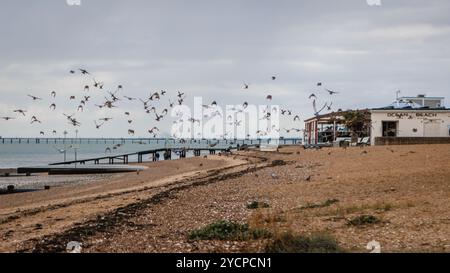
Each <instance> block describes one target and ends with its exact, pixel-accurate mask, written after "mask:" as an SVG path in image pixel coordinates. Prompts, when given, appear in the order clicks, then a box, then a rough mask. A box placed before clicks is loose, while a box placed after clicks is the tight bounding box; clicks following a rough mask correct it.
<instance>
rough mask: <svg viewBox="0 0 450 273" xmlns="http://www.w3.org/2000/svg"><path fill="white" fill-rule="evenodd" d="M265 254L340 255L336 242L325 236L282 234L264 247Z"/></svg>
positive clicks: (341, 250)
mask: <svg viewBox="0 0 450 273" xmlns="http://www.w3.org/2000/svg"><path fill="white" fill-rule="evenodd" d="M265 252H267V253H340V252H344V251H343V249H341V248H340V247H339V245H338V243H337V242H336V240H335V239H334V238H333V237H331V236H329V235H327V234H315V235H312V236H309V237H307V236H301V235H294V234H292V233H284V234H282V235H281V236H280V237H278V238H276V239H274V240H272V241H271V242H270V243H268V244H267V245H266V248H265Z"/></svg>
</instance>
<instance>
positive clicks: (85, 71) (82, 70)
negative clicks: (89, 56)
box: [78, 68, 91, 75]
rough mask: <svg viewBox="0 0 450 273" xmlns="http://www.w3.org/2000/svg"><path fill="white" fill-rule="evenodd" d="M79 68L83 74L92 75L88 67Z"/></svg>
mask: <svg viewBox="0 0 450 273" xmlns="http://www.w3.org/2000/svg"><path fill="white" fill-rule="evenodd" d="M78 70H80V72H81V74H83V75H91V74H90V73H89V72H88V71H87V70H86V69H82V68H80V69H78Z"/></svg>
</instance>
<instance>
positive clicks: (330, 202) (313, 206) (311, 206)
mask: <svg viewBox="0 0 450 273" xmlns="http://www.w3.org/2000/svg"><path fill="white" fill-rule="evenodd" d="M338 202H339V200H338V199H328V200H327V201H325V202H323V203H320V204H308V205H306V206H303V207H301V208H300V209H302V210H304V209H317V208H325V207H329V206H331V205H333V204H336V203H338Z"/></svg>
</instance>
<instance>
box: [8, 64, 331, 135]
mask: <svg viewBox="0 0 450 273" xmlns="http://www.w3.org/2000/svg"><path fill="white" fill-rule="evenodd" d="M69 73H70V74H71V75H81V76H82V77H85V78H86V79H87V80H89V81H90V82H91V84H89V85H84V86H83V92H82V93H81V94H76V95H71V96H69V97H68V100H69V102H73V103H75V108H76V111H77V112H83V111H84V110H85V109H86V108H87V107H88V105H90V104H91V99H92V97H91V96H94V94H97V93H92V92H90V91H92V90H93V89H95V90H96V91H101V92H103V93H102V94H104V95H102V96H103V97H104V100H103V101H102V103H100V104H93V106H94V107H97V108H98V109H100V110H101V109H114V108H119V107H118V106H117V103H118V102H119V101H125V102H135V101H136V102H140V103H142V107H143V111H144V113H146V114H148V115H152V116H153V117H154V120H155V121H156V122H161V121H163V120H164V119H165V117H166V116H167V115H168V114H169V108H174V107H175V106H176V105H183V104H184V103H185V100H186V97H187V95H186V94H185V93H183V92H180V91H178V92H177V94H176V96H175V98H174V100H173V101H172V100H171V99H169V100H168V106H169V108H162V109H158V107H157V106H161V105H162V103H160V102H161V100H162V99H163V97H167V96H168V92H167V91H165V90H161V91H159V92H154V93H151V94H150V95H149V96H148V97H147V98H144V99H143V98H137V97H131V96H127V95H122V93H123V89H124V88H123V86H122V85H118V86H117V87H116V88H115V90H114V91H105V90H104V87H105V84H104V83H103V82H101V81H98V80H97V79H96V78H95V77H94V76H93V75H92V74H91V73H90V72H89V71H87V70H86V69H82V68H80V69H77V70H70V71H69ZM271 80H272V81H276V80H277V77H276V76H272V77H271ZM322 86H323V84H322V83H317V87H322ZM250 88H251V86H250V84H248V83H244V84H243V89H244V90H248V89H250ZM324 90H325V91H326V93H328V95H330V96H333V95H336V94H338V92H335V91H332V90H329V89H326V88H325V89H324ZM28 97H29V99H31V100H32V102H39V101H44V99H43V98H40V97H38V96H34V95H30V94H29V95H28ZM56 97H57V93H56V91H52V92H50V98H51V99H53V100H52V101H51V102H50V104H49V109H50V111H56V109H57V104H56V102H54V100H55V98H56ZM77 98H78V100H77ZM80 98H81V99H80ZM273 98H274V97H273V96H272V95H267V96H266V100H267V101H268V102H271V101H272V100H273ZM317 98H318V93H313V94H311V95H310V96H309V99H310V100H311V101H312V106H313V109H314V114H315V115H320V114H321V113H322V112H323V111H325V110H328V111H331V110H332V106H333V103H332V102H329V103H328V102H327V103H325V104H324V105H323V106H322V107H321V108H320V109H319V108H317ZM248 106H249V103H248V102H244V103H242V104H241V106H240V107H234V108H232V109H227V110H231V111H232V112H234V113H235V114H237V113H242V112H243V111H245V109H247V107H248ZM203 108H204V112H205V115H204V118H205V119H207V118H212V117H216V116H220V117H222V112H221V111H220V110H218V103H217V101H213V102H212V103H211V104H209V105H203ZM273 111H275V112H276V111H279V113H280V114H281V115H282V116H285V117H289V118H291V119H292V120H293V122H301V119H300V115H298V114H294V111H292V110H290V109H277V108H271V107H270V106H268V107H267V109H265V110H264V113H263V117H262V118H261V119H267V120H270V119H271V116H272V113H273ZM12 112H13V113H16V117H11V116H4V117H0V118H1V119H3V120H5V121H10V120H14V119H17V118H25V117H27V116H28V111H27V110H25V109H15V110H13V111H12ZM227 113H228V112H227ZM62 115H63V116H64V117H65V119H66V121H67V123H68V124H70V125H71V126H73V127H80V126H82V123H81V122H80V121H79V120H78V119H77V118H76V114H66V113H63V114H62ZM30 116H31V118H30V124H31V125H35V124H42V123H43V122H42V121H41V120H40V119H39V118H38V117H37V115H36V114H32V115H30ZM123 116H124V118H125V120H126V122H127V123H128V124H129V127H133V126H132V124H133V123H134V120H133V118H132V113H131V112H129V111H124V112H123ZM177 117H178V120H176V121H174V122H173V123H174V124H176V123H179V122H185V121H188V122H190V123H196V122H197V123H200V120H199V119H195V118H193V117H184V116H183V114H182V113H177ZM111 120H113V118H111V117H103V118H100V119H98V120H94V121H93V123H92V126H95V128H96V129H98V130H99V129H101V128H102V127H103V126H104V125H105V124H107V123H108V122H110V121H111ZM226 122H227V123H228V124H229V125H234V126H236V127H239V126H241V125H242V123H243V121H242V120H237V119H236V118H235V116H234V115H228V116H227V117H226ZM272 130H274V131H276V132H280V131H281V129H280V128H277V126H276V125H273V126H272V127H270V128H267V129H266V130H258V131H257V132H256V135H258V136H259V137H261V136H267V135H268V134H269V133H270V132H271V131H272ZM284 131H285V132H286V133H291V132H301V131H302V129H299V128H290V129H288V128H284ZM188 132H190V129H188ZM51 133H52V134H53V135H56V134H57V130H51ZM147 133H148V134H149V135H151V136H153V137H154V138H156V137H157V136H158V134H160V133H161V132H160V129H159V128H158V127H157V126H154V127H153V128H151V129H148V130H147ZM128 134H129V135H131V136H134V135H135V134H136V130H135V129H132V128H130V129H128ZM40 135H42V136H44V135H45V132H44V131H40ZM229 135H230V133H225V134H224V135H222V136H221V138H224V139H225V138H227V137H228V136H229ZM172 137H174V138H178V137H177V135H176V134H174V135H172ZM197 137H198V136H197ZM247 137H248V138H250V134H248V135H247Z"/></svg>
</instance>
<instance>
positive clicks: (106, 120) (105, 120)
mask: <svg viewBox="0 0 450 273" xmlns="http://www.w3.org/2000/svg"><path fill="white" fill-rule="evenodd" d="M99 120H102V121H104V122H108V121H110V120H112V118H101V119H99Z"/></svg>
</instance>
